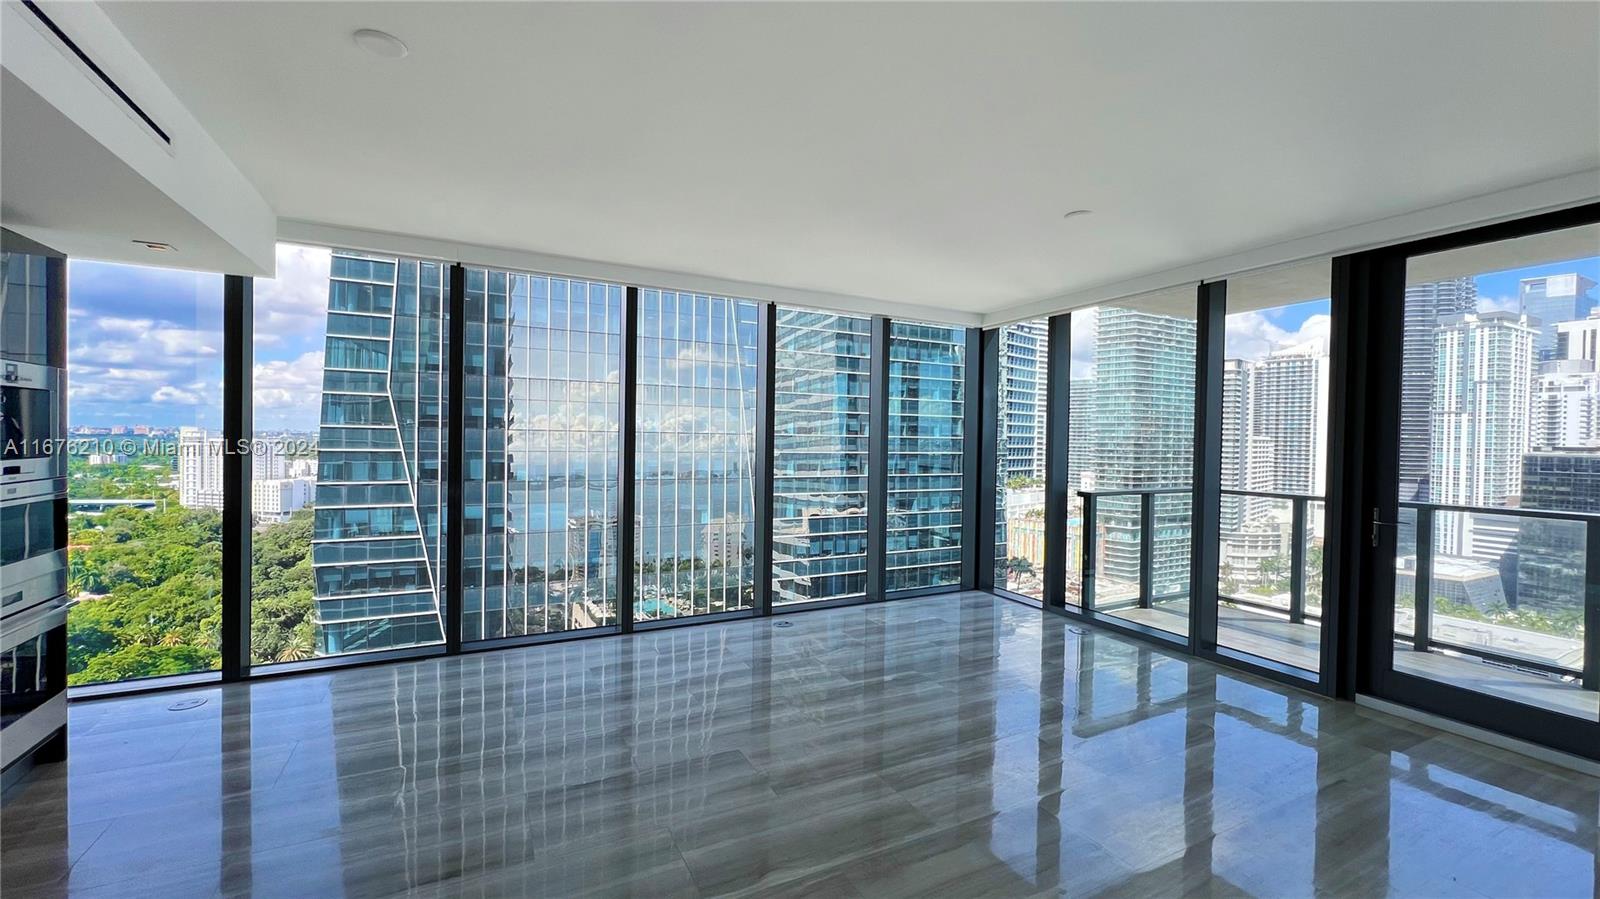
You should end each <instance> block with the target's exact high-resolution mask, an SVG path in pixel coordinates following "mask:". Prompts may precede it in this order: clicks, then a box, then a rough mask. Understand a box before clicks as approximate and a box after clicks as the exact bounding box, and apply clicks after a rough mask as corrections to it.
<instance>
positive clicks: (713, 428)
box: [633, 289, 758, 621]
mask: <svg viewBox="0 0 1600 899" xmlns="http://www.w3.org/2000/svg"><path fill="white" fill-rule="evenodd" d="M638 360H639V376H638V400H637V405H636V409H635V428H636V441H637V446H636V453H637V461H636V464H635V470H636V478H637V481H636V491H635V501H636V503H637V510H638V519H637V521H635V522H634V524H633V526H634V527H635V528H636V534H637V542H636V544H635V547H636V548H635V553H636V556H637V559H638V561H637V562H636V563H635V570H634V572H633V577H634V579H635V584H636V592H635V596H634V619H635V620H636V621H656V620H662V619H673V618H683V617H688V616H691V615H704V614H708V613H714V612H726V611H733V610H737V609H748V608H752V607H753V606H754V605H755V580H754V577H755V526H754V517H755V495H754V491H755V477H754V470H755V431H756V422H757V420H758V419H757V414H756V412H757V410H756V403H757V400H758V398H757V390H756V304H755V303H753V302H750V301H748V300H737V299H730V298H728V297H717V296H707V295H705V294H690V293H679V292H675V291H670V290H653V289H652V290H641V291H640V298H639V349H638Z"/></svg>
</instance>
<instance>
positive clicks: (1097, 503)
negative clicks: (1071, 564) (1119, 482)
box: [1078, 487, 1191, 636]
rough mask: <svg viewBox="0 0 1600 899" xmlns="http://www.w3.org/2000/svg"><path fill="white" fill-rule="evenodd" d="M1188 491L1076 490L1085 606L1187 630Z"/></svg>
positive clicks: (1144, 622) (1167, 628)
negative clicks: (1080, 514) (1080, 510)
mask: <svg viewBox="0 0 1600 899" xmlns="http://www.w3.org/2000/svg"><path fill="white" fill-rule="evenodd" d="M1190 493H1191V491H1190V490H1189V488H1187V487H1170V488H1152V489H1147V490H1081V491H1079V492H1078V496H1079V497H1080V498H1081V500H1082V503H1083V528H1082V541H1083V549H1082V553H1081V555H1080V571H1079V583H1080V587H1079V595H1080V597H1081V599H1080V602H1081V604H1082V607H1083V609H1084V610H1085V611H1097V612H1102V613H1105V614H1110V615H1115V616H1117V617H1119V618H1124V619H1127V620H1129V621H1132V622H1134V623H1137V624H1141V625H1146V626H1149V627H1154V628H1157V629H1160V630H1164V631H1168V632H1171V633H1175V634H1178V635H1180V636H1181V635H1187V634H1188V617H1189V610H1188V603H1189V541H1190V532H1191V529H1190V520H1189V518H1190V512H1189V496H1190Z"/></svg>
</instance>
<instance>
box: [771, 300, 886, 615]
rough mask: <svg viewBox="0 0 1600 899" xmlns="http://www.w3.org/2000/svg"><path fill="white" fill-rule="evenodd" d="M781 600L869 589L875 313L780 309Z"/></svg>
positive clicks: (776, 499)
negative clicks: (870, 419) (869, 456)
mask: <svg viewBox="0 0 1600 899" xmlns="http://www.w3.org/2000/svg"><path fill="white" fill-rule="evenodd" d="M776 327H777V335H776V339H777V350H778V352H777V358H776V360H775V363H774V369H775V374H776V384H775V390H774V393H775V400H776V403H775V408H774V410H773V494H774V495H773V511H772V591H773V593H772V602H773V604H774V605H784V604H788V603H797V602H810V601H814V600H820V599H839V598H843V597H849V596H860V595H862V594H863V593H865V592H866V577H867V438H868V434H867V427H868V417H869V414H870V410H869V403H870V398H871V372H870V370H869V363H870V360H871V339H872V320H871V319H867V318H861V317H858V316H853V315H838V314H835V313H831V312H813V311H809V310H804V309H779V310H778V315H777V322H776Z"/></svg>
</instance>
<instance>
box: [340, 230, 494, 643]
mask: <svg viewBox="0 0 1600 899" xmlns="http://www.w3.org/2000/svg"><path fill="white" fill-rule="evenodd" d="M442 273H443V267H442V266H441V265H440V264H438V263H436V262H422V261H418V260H416V259H403V258H402V259H396V258H394V257H387V258H385V257H377V256H368V255H365V254H362V253H354V252H349V251H344V250H336V251H334V253H333V257H332V263H331V277H330V280H329V282H328V333H327V341H326V348H325V351H324V363H323V364H324V370H323V380H322V428H321V432H320V435H319V438H318V448H319V449H318V471H317V484H316V497H317V510H316V516H315V527H314V533H313V538H312V550H311V551H312V563H313V567H314V569H315V577H316V608H315V612H314V624H315V632H316V649H317V652H318V654H325V655H333V654H338V653H347V652H361V651H367V650H378V649H390V648H395V647H401V646H413V645H417V644H424V643H436V642H439V641H441V640H443V639H444V625H443V620H442V618H441V616H440V597H441V596H442V595H443V583H442V582H443V579H444V577H445V572H446V570H447V569H446V568H445V567H444V566H443V565H442V564H441V560H442V558H443V552H444V531H443V528H442V527H441V521H442V519H443V515H444V491H443V474H444V473H443V464H444V455H443V449H444V439H445V421H446V408H445V384H444V374H443V368H444V364H445V353H444V341H445V310H444V294H443V290H442V283H441V276H442ZM480 476H481V473H480Z"/></svg>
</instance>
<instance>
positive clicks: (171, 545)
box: [8, 259, 223, 686]
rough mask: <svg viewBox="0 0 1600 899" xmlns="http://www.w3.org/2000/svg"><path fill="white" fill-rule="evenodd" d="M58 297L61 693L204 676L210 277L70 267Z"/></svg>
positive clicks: (213, 598)
mask: <svg viewBox="0 0 1600 899" xmlns="http://www.w3.org/2000/svg"><path fill="white" fill-rule="evenodd" d="M67 284H68V289H69V291H70V292H69V295H68V298H67V306H68V309H69V310H70V311H69V314H70V317H71V326H70V329H69V331H68V339H69V343H68V350H67V384H68V390H69V393H68V411H67V423H68V436H69V438H70V442H69V445H68V447H67V449H68V452H69V456H68V460H67V473H68V486H67V495H68V509H69V513H68V518H67V529H68V535H67V540H68V556H67V558H68V563H67V564H68V587H67V591H68V595H69V596H71V597H72V599H73V601H74V602H73V605H72V607H71V610H70V612H69V613H68V618H67V656H68V663H67V664H68V668H67V670H68V675H67V678H68V683H69V684H71V685H73V686H81V685H85V684H100V683H112V682H119V681H127V680H133V679H135V678H143V677H154V676H159V675H173V674H190V673H194V672H199V671H208V670H215V669H217V668H220V667H221V661H222V656H221V610H222V606H221V593H222V512H221V509H222V443H223V441H222V434H221V429H222V277H221V276H219V275H210V274H198V273H194V272H184V271H174V270H170V269H158V268H147V267H144V266H137V265H123V264H115V263H104V262H93V261H88V260H81V259H74V260H70V261H69V262H68V279H67ZM10 523H11V522H8V525H9V524H10ZM8 539H9V537H8Z"/></svg>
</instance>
